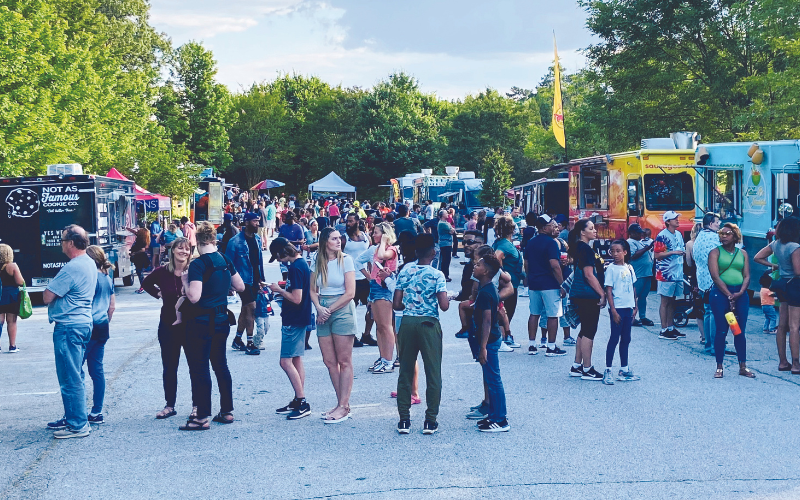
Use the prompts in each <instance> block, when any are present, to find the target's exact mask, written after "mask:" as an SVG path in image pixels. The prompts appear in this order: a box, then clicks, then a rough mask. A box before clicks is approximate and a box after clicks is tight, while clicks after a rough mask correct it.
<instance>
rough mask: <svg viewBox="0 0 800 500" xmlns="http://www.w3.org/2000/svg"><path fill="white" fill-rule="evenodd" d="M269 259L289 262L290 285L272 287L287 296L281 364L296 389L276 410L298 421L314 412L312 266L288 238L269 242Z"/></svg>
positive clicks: (287, 267) (274, 290) (283, 315)
mask: <svg viewBox="0 0 800 500" xmlns="http://www.w3.org/2000/svg"><path fill="white" fill-rule="evenodd" d="M269 253H270V254H271V255H272V256H271V257H270V259H269V261H270V262H274V261H275V260H276V259H277V260H279V261H280V262H281V264H285V265H286V269H287V273H286V288H281V287H280V285H278V284H277V283H272V284H271V285H269V288H270V290H272V291H273V292H274V293H278V294H280V295H281V296H283V303H282V305H281V324H282V326H281V361H280V365H281V368H282V369H283V371H284V372H286V376H287V377H288V378H289V382H291V384H292V389H294V399H292V401H291V402H290V403H289V404H288V405H286V406H284V407H283V408H278V409H277V410H275V413H277V414H279V415H286V419H287V420H297V419H300V418H303V417H307V416H308V415H310V414H311V406H309V404H308V401H306V395H305V389H304V385H305V378H306V372H305V369H304V368H303V355H304V354H305V352H306V346H305V343H306V329H307V328H308V324H309V322H310V321H311V294H310V291H311V269H309V267H308V264H306V260H305V259H304V258H303V256H302V255H301V254H300V252H299V251H298V250H297V249H296V248H295V247H294V245H292V244H291V243H289V240H287V239H286V238H282V237H278V238H275V239H274V240H272V243H270V245H269Z"/></svg>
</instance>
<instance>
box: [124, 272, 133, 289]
mask: <svg viewBox="0 0 800 500" xmlns="http://www.w3.org/2000/svg"><path fill="white" fill-rule="evenodd" d="M122 285H123V286H132V285H133V275H132V274H129V275H128V276H123V277H122Z"/></svg>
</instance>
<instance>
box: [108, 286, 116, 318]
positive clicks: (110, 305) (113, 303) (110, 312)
mask: <svg viewBox="0 0 800 500" xmlns="http://www.w3.org/2000/svg"><path fill="white" fill-rule="evenodd" d="M116 309H117V297H116V295H114V294H113V293H112V294H111V300H110V301H109V303H108V320H109V321H111V317H112V316H113V315H114V311H115V310H116Z"/></svg>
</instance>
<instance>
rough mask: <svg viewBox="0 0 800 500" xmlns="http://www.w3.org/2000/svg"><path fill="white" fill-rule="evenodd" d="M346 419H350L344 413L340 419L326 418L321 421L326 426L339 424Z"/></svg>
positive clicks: (347, 414) (348, 415)
mask: <svg viewBox="0 0 800 500" xmlns="http://www.w3.org/2000/svg"><path fill="white" fill-rule="evenodd" d="M348 418H350V414H349V413H346V414H345V415H344V416H343V417H340V418H327V417H326V418H325V420H323V422H324V423H326V424H339V423H342V422H344V421H345V420H347V419H348Z"/></svg>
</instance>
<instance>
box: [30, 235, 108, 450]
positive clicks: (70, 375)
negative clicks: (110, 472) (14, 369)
mask: <svg viewBox="0 0 800 500" xmlns="http://www.w3.org/2000/svg"><path fill="white" fill-rule="evenodd" d="M87 246H89V238H88V237H87V235H86V231H85V230H84V229H83V228H82V227H80V226H78V225H75V224H72V225H70V226H67V227H66V229H64V231H63V232H62V233H61V251H62V252H64V255H66V256H67V257H69V259H70V260H69V262H67V263H66V264H65V265H64V267H62V268H61V270H60V271H59V272H58V274H57V275H56V277H55V278H53V279H52V280H51V281H50V284H48V285H47V289H46V290H45V291H44V296H43V299H44V303H45V304H47V316H48V319H49V320H50V323H55V324H56V326H55V328H54V329H53V347H54V350H55V359H56V375H57V376H58V383H59V385H60V386H61V401H62V402H63V403H64V416H63V417H62V418H61V419H60V420H56V421H55V422H50V423H48V424H47V427H48V428H50V429H53V430H55V431H56V432H55V433H53V437H55V438H56V439H67V438H74V437H75V438H76V437H86V436H88V435H89V433H90V432H91V427H90V426H89V421H88V417H87V414H86V395H85V393H84V386H83V378H82V377H81V372H82V371H83V358H84V356H85V354H86V344H87V343H88V342H89V339H90V338H91V336H92V299H94V292H95V288H96V287H97V266H96V265H95V263H94V260H92V259H91V257H89V256H88V255H86V247H87Z"/></svg>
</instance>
